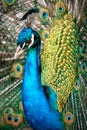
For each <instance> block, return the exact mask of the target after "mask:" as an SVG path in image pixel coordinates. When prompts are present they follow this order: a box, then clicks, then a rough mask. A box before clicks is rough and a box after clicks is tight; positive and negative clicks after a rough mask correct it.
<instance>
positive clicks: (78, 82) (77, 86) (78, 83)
mask: <svg viewBox="0 0 87 130" xmlns="http://www.w3.org/2000/svg"><path fill="white" fill-rule="evenodd" d="M74 89H75V90H76V91H77V90H79V89H80V81H79V80H78V79H77V80H76V81H75V83H74Z"/></svg>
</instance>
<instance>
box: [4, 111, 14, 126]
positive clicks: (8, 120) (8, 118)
mask: <svg viewBox="0 0 87 130" xmlns="http://www.w3.org/2000/svg"><path fill="white" fill-rule="evenodd" d="M12 118H13V114H12V113H8V114H5V115H4V120H5V122H6V124H9V125H12Z"/></svg>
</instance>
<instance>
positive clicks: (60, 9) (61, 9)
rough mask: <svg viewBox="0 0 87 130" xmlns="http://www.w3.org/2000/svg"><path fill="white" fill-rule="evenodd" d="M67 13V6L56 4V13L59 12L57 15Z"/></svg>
mask: <svg viewBox="0 0 87 130" xmlns="http://www.w3.org/2000/svg"><path fill="white" fill-rule="evenodd" d="M65 11H66V6H65V4H64V3H63V2H58V3H57V4H56V12H57V14H59V15H63V14H64V13H65Z"/></svg>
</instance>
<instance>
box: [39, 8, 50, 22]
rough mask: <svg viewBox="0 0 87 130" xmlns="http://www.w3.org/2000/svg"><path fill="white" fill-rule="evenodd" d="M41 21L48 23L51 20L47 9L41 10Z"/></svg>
mask: <svg viewBox="0 0 87 130" xmlns="http://www.w3.org/2000/svg"><path fill="white" fill-rule="evenodd" d="M39 16H40V19H41V20H42V21H43V22H45V21H48V18H49V12H48V10H47V9H44V8H41V9H40V13H39Z"/></svg>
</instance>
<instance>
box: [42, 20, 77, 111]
mask: <svg viewBox="0 0 87 130" xmlns="http://www.w3.org/2000/svg"><path fill="white" fill-rule="evenodd" d="M78 58H79V57H78V35H77V30H76V25H75V23H74V22H73V21H71V20H59V21H58V23H56V25H54V26H53V27H52V29H51V31H50V34H49V37H48V38H47V39H46V40H45V41H44V48H43V50H42V52H41V63H42V82H43V84H47V85H49V86H51V87H52V88H53V89H54V91H55V92H56V93H57V95H58V96H57V98H58V110H59V111H62V109H63V108H64V104H65V103H66V101H67V98H68V97H69V94H70V92H71V90H72V88H73V87H74V82H75V79H76V77H77V73H78V72H77V71H76V68H77V65H78ZM48 70H49V71H48Z"/></svg>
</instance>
